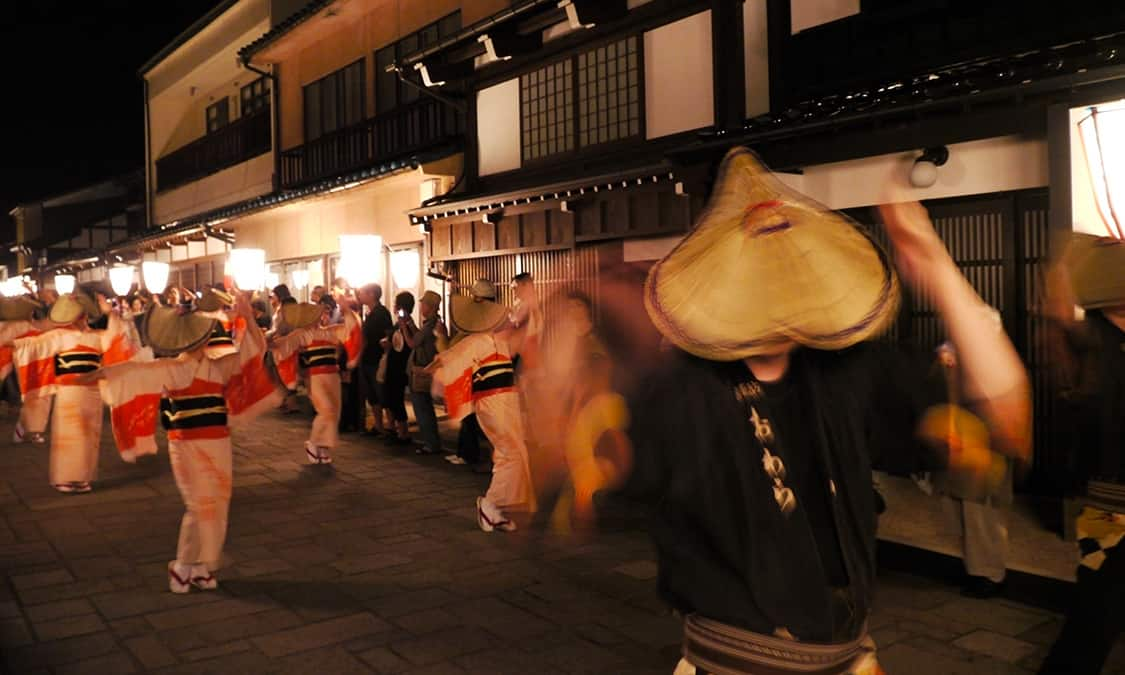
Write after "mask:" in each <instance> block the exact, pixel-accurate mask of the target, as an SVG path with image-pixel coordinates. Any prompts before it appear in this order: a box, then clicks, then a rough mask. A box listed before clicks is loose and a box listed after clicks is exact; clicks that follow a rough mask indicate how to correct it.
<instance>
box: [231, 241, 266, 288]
mask: <svg viewBox="0 0 1125 675" xmlns="http://www.w3.org/2000/svg"><path fill="white" fill-rule="evenodd" d="M265 270H266V252H265V251H263V250H262V249H260V248H235V249H231V252H230V273H231V275H232V276H233V277H234V284H235V285H236V286H238V288H239V289H241V290H244V291H257V290H260V289H261V288H262V287H263V286H264V285H265V283H266V275H265Z"/></svg>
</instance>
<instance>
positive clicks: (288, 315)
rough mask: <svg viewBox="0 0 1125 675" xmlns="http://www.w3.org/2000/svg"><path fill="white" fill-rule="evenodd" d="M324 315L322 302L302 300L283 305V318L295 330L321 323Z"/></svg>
mask: <svg viewBox="0 0 1125 675" xmlns="http://www.w3.org/2000/svg"><path fill="white" fill-rule="evenodd" d="M323 315H324V305H322V304H320V303H311V302H302V303H290V304H288V305H282V306H281V320H282V321H283V322H285V325H286V326H288V327H290V328H292V329H294V330H297V329H300V328H308V327H309V326H315V325H316V324H318V323H320V317H321V316H323Z"/></svg>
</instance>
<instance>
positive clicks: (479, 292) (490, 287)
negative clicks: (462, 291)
mask: <svg viewBox="0 0 1125 675" xmlns="http://www.w3.org/2000/svg"><path fill="white" fill-rule="evenodd" d="M469 294H470V295H472V296H473V297H474V298H480V299H482V300H495V299H496V284H494V283H492V282H491V281H489V280H488V279H477V280H476V281H474V282H473V285H472V286H470V287H469Z"/></svg>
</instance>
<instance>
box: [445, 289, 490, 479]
mask: <svg viewBox="0 0 1125 675" xmlns="http://www.w3.org/2000/svg"><path fill="white" fill-rule="evenodd" d="M453 292H454V293H456V292H457V285H456V283H455V284H454V285H453ZM469 297H470V298H471V299H472V300H473V302H477V303H481V302H487V301H495V300H496V286H495V284H493V283H492V282H491V281H489V280H488V279H477V280H476V281H475V282H473V284H472V286H470V287H469ZM451 319H452V317H451ZM453 326H454V328H455V329H456V330H457V333H456V334H455V335H454V336H453V338H452V339H451V340H450V342H449V346H450V347H452V346H454V345H456V344H457V343H458V342H460V341H461V340H463V339H464V338H465V337H467V336H468V335H469V333H467V332H465V331H464V330H462V329H460V328H457V322H456V321H453ZM483 435H484V431H483V430H482V429H481V428H480V423H479V422H477V416H476V413H474V412H472V411H469V412H468V414H466V415H465V416H464V418H462V419H461V425H460V427H459V428H458V431H457V452H456V453H452V454H448V455H446V456H445V461H447V462H449V463H450V464H456V465H459V466H460V465H469V466H473V467H476V466H477V465H478V464H480V462H481V460H482V459H483V457H482V455H483V449H482V447H481V437H482V436H483ZM486 469H487V467H481V470H482V471H483V470H486Z"/></svg>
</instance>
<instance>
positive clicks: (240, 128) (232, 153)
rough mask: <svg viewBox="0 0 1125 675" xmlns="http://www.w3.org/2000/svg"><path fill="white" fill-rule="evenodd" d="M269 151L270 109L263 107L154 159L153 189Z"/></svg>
mask: <svg viewBox="0 0 1125 675" xmlns="http://www.w3.org/2000/svg"><path fill="white" fill-rule="evenodd" d="M269 151H270V109H269V108H266V109H264V110H259V111H258V112H256V113H254V114H252V115H247V116H246V117H241V118H239V119H237V120H234V121H233V122H231V123H230V124H228V125H226V126H224V127H222V128H221V129H218V130H216V131H213V132H211V133H209V134H207V135H206V136H204V137H203V138H200V139H199V140H197V141H193V142H191V143H189V144H187V145H185V146H184V147H182V148H180V149H178V150H175V151H173V152H171V153H169V154H167V155H165V156H163V157H161V158H160V159H158V160H156V190H157V192H163V191H165V190H171V189H172V188H175V187H179V186H181V185H185V184H187V183H190V182H192V181H196V180H199V179H200V178H204V177H206V176H209V175H211V174H213V173H215V172H217V171H222V170H223V169H226V168H228V167H231V166H234V165H235V164H241V163H242V162H245V161H246V160H249V159H253V158H254V157H257V156H258V155H261V154H264V153H267V152H269Z"/></svg>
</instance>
